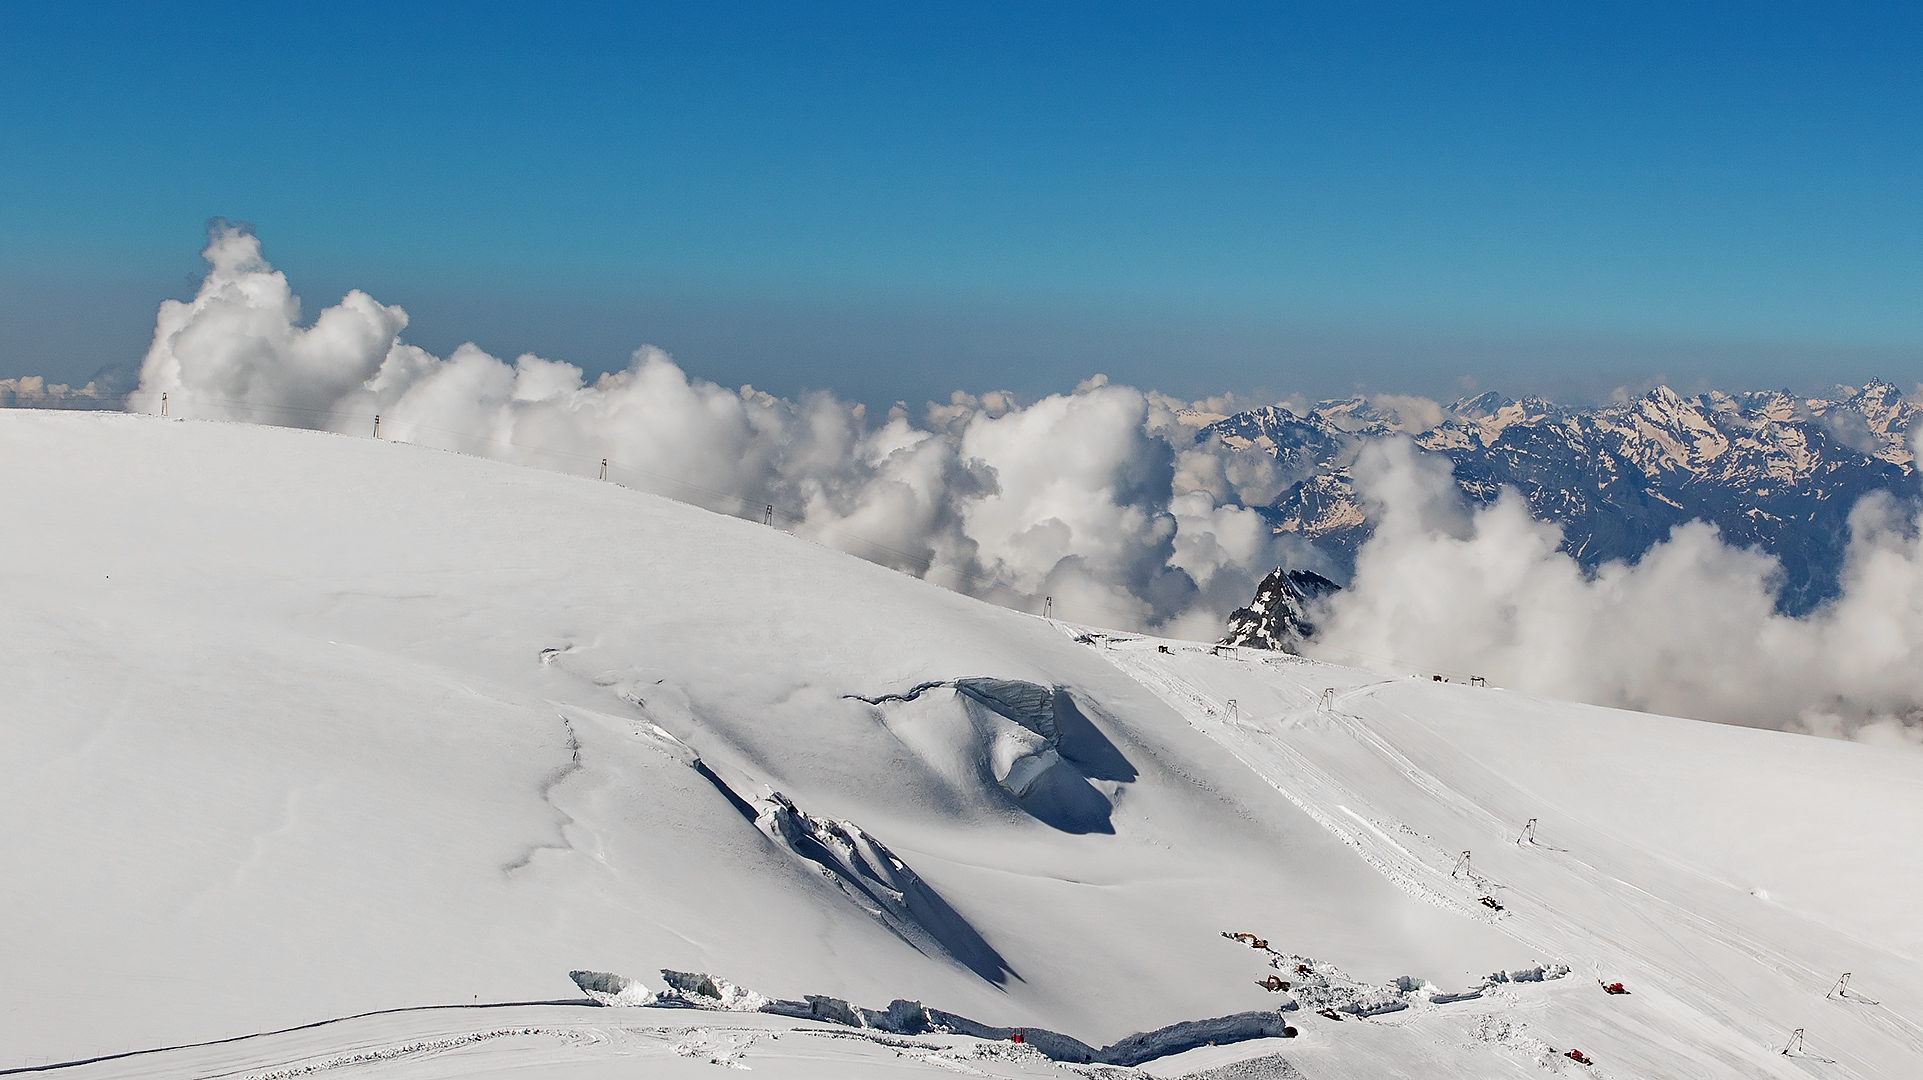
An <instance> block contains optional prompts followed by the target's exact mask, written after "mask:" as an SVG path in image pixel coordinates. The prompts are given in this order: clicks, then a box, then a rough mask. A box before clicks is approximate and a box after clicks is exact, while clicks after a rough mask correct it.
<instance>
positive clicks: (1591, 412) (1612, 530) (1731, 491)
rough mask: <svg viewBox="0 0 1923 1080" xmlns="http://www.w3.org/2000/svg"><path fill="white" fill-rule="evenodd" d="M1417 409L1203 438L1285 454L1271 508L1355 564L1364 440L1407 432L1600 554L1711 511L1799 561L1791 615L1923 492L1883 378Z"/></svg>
mask: <svg viewBox="0 0 1923 1080" xmlns="http://www.w3.org/2000/svg"><path fill="white" fill-rule="evenodd" d="M1415 411H1417V410H1407V409H1398V408H1395V407H1391V406H1389V405H1387V403H1386V402H1385V401H1384V399H1380V398H1378V399H1373V400H1372V399H1369V398H1363V397H1356V398H1350V399H1347V400H1337V401H1325V402H1322V403H1320V404H1318V405H1316V406H1314V407H1313V408H1311V409H1309V410H1308V411H1307V412H1306V413H1305V414H1298V413H1296V412H1294V411H1291V410H1290V409H1288V408H1285V407H1283V406H1279V405H1273V406H1265V407H1262V408H1257V409H1251V410H1248V411H1246V412H1241V413H1236V414H1234V415H1231V416H1222V417H1220V418H1217V419H1212V420H1209V419H1207V418H1206V417H1203V418H1202V419H1204V420H1205V421H1206V422H1204V423H1203V424H1202V425H1201V426H1200V428H1199V430H1198V432H1197V435H1196V438H1197V440H1198V441H1199V442H1207V441H1209V440H1217V439H1219V440H1220V441H1221V442H1222V444H1224V445H1225V446H1226V447H1228V448H1229V449H1231V450H1251V451H1256V452H1260V453H1266V454H1269V455H1271V456H1272V457H1273V458H1274V460H1275V462H1276V464H1277V465H1278V466H1279V468H1280V469H1281V472H1282V475H1281V479H1282V480H1283V482H1284V483H1285V487H1284V489H1283V491H1282V493H1281V494H1280V495H1279V496H1278V497H1277V498H1276V499H1275V500H1274V502H1273V503H1271V504H1270V505H1268V506H1266V507H1263V508H1261V510H1262V512H1263V513H1264V514H1265V515H1266V516H1268V518H1269V519H1270V522H1271V524H1272V526H1273V528H1274V529H1275V530H1276V531H1277V532H1278V533H1294V534H1296V535H1298V536H1301V537H1304V538H1306V539H1308V540H1309V541H1311V542H1312V543H1314V545H1315V546H1316V547H1317V548H1318V549H1320V550H1321V551H1323V552H1324V553H1325V554H1326V555H1328V556H1329V558H1330V560H1331V562H1332V564H1333V565H1334V567H1335V568H1336V569H1337V571H1338V574H1340V573H1345V572H1346V571H1347V570H1348V569H1350V568H1351V567H1352V565H1353V559H1354V555H1355V551H1356V549H1357V548H1358V547H1359V546H1360V545H1361V544H1362V542H1363V541H1364V540H1365V539H1367V537H1368V535H1369V531H1370V526H1369V523H1368V521H1367V520H1366V517H1365V512H1364V504H1363V500H1362V497H1361V496H1360V495H1359V493H1358V491H1357V488H1356V482H1355V477H1354V475H1353V472H1352V468H1351V467H1352V465H1353V463H1354V461H1355V458H1356V454H1357V453H1358V452H1359V451H1360V449H1361V447H1362V446H1363V445H1364V444H1365V443H1366V442H1368V441H1370V440H1372V439H1379V438H1384V437H1392V436H1406V437H1408V438H1410V439H1412V440H1413V441H1414V442H1415V444H1416V446H1418V447H1419V448H1421V449H1422V450H1424V451H1427V452H1430V453H1434V454H1440V455H1442V456H1444V457H1446V458H1448V459H1449V462H1450V464H1451V465H1452V467H1453V470H1454V477H1455V482H1456V485H1457V487H1458V488H1460V489H1461V491H1462V494H1463V496H1464V497H1465V498H1466V499H1467V500H1468V501H1469V502H1470V503H1471V504H1472V505H1482V504H1487V503H1491V502H1493V501H1494V500H1495V499H1496V498H1497V496H1498V495H1499V494H1500V492H1501V490H1502V488H1504V487H1513V488H1515V489H1516V490H1517V491H1518V492H1520V493H1521V495H1522V496H1523V498H1524V499H1526V500H1527V501H1528V504H1529V509H1530V512H1531V513H1532V514H1533V515H1534V516H1535V517H1536V518H1537V519H1539V520H1542V521H1546V522H1552V523H1554V524H1555V525H1557V526H1558V527H1560V528H1561V529H1562V531H1563V536H1564V549H1565V550H1566V551H1567V552H1568V553H1569V554H1570V555H1572V556H1574V557H1575V558H1576V559H1577V561H1578V562H1580V563H1581V564H1582V565H1583V566H1584V567H1586V568H1590V569H1593V568H1595V567H1597V566H1600V565H1601V564H1603V563H1605V562H1608V561H1610V560H1629V561H1633V560H1635V559H1637V558H1638V557H1640V556H1641V555H1642V554H1643V553H1644V552H1646V551H1648V550H1649V548H1650V547H1651V546H1652V545H1654V544H1656V543H1658V542H1660V541H1662V540H1664V539H1665V538H1667V537H1668V535H1669V533H1670V530H1671V529H1672V528H1674V527H1675V526H1677V525H1680V524H1682V523H1684V522H1687V521H1691V520H1695V519H1702V520H1705V521H1709V522H1711V523H1713V524H1714V525H1716V526H1717V528H1718V529H1720V530H1721V532H1722V536H1723V539H1724V540H1725V541H1726V542H1728V543H1731V544H1734V545H1737V546H1741V547H1758V548H1761V549H1762V550H1764V551H1766V552H1768V553H1769V554H1771V555H1774V556H1775V557H1776V558H1777V559H1778V560H1780V561H1781V563H1782V568H1783V571H1782V575H1783V576H1782V583H1781V592H1780V594H1779V601H1778V603H1779V607H1781V608H1782V609H1783V610H1784V611H1786V612H1788V613H1791V614H1803V613H1806V612H1808V611H1809V610H1811V609H1813V608H1815V607H1816V606H1818V605H1820V604H1821V603H1822V602H1823V601H1824V600H1826V599H1829V598H1830V597H1832V596H1834V595H1836V593H1837V591H1838V580H1839V576H1840V573H1841V570H1842V562H1843V553H1844V549H1845V546H1846V543H1847V541H1848V536H1849V533H1848V521H1849V514H1850V511H1851V509H1852V508H1853V507H1854V506H1855V505H1856V502H1857V500H1859V499H1860V498H1862V497H1863V496H1864V495H1866V494H1869V493H1870V492H1875V491H1886V492H1889V493H1891V494H1892V495H1894V496H1896V497H1898V498H1899V499H1902V500H1907V501H1912V502H1914V501H1915V500H1917V499H1918V498H1919V495H1923V487H1919V482H1918V476H1917V467H1916V458H1915V453H1914V451H1913V449H1912V443H1911V438H1910V435H1911V432H1912V429H1913V428H1914V426H1915V423H1916V418H1917V415H1918V413H1919V411H1923V410H1920V409H1919V406H1918V405H1917V404H1916V402H1914V401H1912V400H1911V399H1910V398H1909V397H1906V396H1905V395H1904V394H1903V393H1902V392H1901V391H1900V390H1898V389H1897V388H1896V387H1895V386H1893V385H1891V384H1890V383H1887V382H1882V381H1876V380H1873V381H1871V382H1870V383H1868V384H1867V385H1865V386H1863V387H1861V388H1856V387H1848V386H1839V387H1837V388H1836V390H1835V391H1834V392H1833V393H1832V394H1831V395H1830V396H1827V397H1824V396H1797V395H1794V394H1791V393H1789V392H1787V391H1781V390H1772V391H1759V392H1748V393H1736V394H1730V393H1723V392H1719V391H1712V392H1709V393H1703V394H1697V395H1694V396H1684V395H1682V394H1678V393H1676V392H1675V391H1674V390H1672V389H1670V388H1668V387H1666V386H1658V387H1657V388H1655V389H1654V390H1651V391H1649V392H1648V393H1646V394H1643V395H1642V396H1641V397H1638V398H1634V399H1631V400H1625V401H1621V402H1617V403H1613V404H1609V405H1605V406H1601V407H1593V408H1577V407H1568V406H1562V405H1557V404H1555V403H1553V402H1549V401H1545V400H1543V399H1541V398H1535V397H1525V398H1523V399H1521V400H1519V401H1512V400H1510V399H1509V398H1506V397H1504V396H1502V395H1501V394H1498V393H1495V392H1490V393H1485V394H1482V395H1480V396H1477V397H1469V398H1463V399H1462V400H1459V401H1457V402H1455V403H1454V404H1452V405H1449V406H1447V407H1446V408H1444V409H1442V410H1441V415H1440V416H1439V417H1437V416H1435V415H1433V414H1431V415H1429V416H1418V417H1412V416H1411V415H1410V414H1411V412H1415Z"/></svg>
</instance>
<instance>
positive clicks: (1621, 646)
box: [1309, 440, 1923, 745]
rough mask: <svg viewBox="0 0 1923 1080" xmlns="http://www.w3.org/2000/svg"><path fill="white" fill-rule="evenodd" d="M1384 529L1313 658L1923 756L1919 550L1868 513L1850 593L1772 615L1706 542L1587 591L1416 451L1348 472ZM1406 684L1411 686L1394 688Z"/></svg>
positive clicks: (1533, 526) (1524, 521) (1888, 522)
mask: <svg viewBox="0 0 1923 1080" xmlns="http://www.w3.org/2000/svg"><path fill="white" fill-rule="evenodd" d="M1355 471H1356V477H1357V483H1358V486H1359V488H1360V489H1361V490H1362V492H1363V494H1364V496H1365V497H1366V498H1367V499H1368V500H1369V502H1370V504H1371V510H1372V512H1373V513H1374V515H1375V517H1376V522H1377V524H1376V531H1375V534H1374V536H1373V537H1372V538H1371V539H1370V540H1369V542H1368V543H1367V544H1365V545H1364V546H1363V548H1362V550H1361V552H1360V553H1359V555H1358V557H1357V562H1356V574H1355V579H1354V581H1353V583H1352V585H1351V587H1350V588H1349V589H1348V590H1346V591H1344V592H1343V593H1340V594H1337V595H1336V596H1335V597H1332V598H1331V599H1330V600H1329V601H1328V602H1327V604H1326V605H1325V610H1324V611H1323V612H1321V618H1320V619H1319V620H1318V625H1319V626H1320V632H1319V634H1318V636H1317V638H1316V642H1315V644H1314V645H1313V646H1312V647H1311V648H1310V650H1309V651H1311V652H1313V653H1319V654H1320V655H1322V656H1323V657H1325V658H1327V659H1330V660H1335V661H1338V662H1343V663H1361V664H1363V665H1364V666H1371V665H1376V666H1380V665H1381V662H1382V660H1383V659H1384V658H1395V659H1396V660H1399V661H1402V662H1404V663H1407V664H1411V665H1415V666H1418V667H1426V668H1428V669H1429V670H1432V671H1437V672H1444V671H1453V672H1461V673H1474V674H1479V675H1483V676H1485V677H1486V678H1488V679H1489V681H1490V682H1491V683H1494V684H1496V685H1502V686H1509V687H1514V688H1516V689H1521V690H1527V691H1531V692H1534V693H1540V694H1546V695H1549V696H1553V697H1560V698H1568V699H1573V700H1577V701H1589V702H1594V703H1597V704H1602V705H1614V706H1620V707H1623V708H1630V709H1639V710H1643V711H1647V712H1660V713H1669V714H1673V715H1678V716H1690V717H1696V718H1699V719H1706V720H1718V721H1724V722H1728V723H1738V724H1748V725H1752V726H1759V727H1776V728H1785V729H1789V730H1802V731H1809V732H1812V733H1816V734H1825V735H1849V736H1854V737H1858V738H1863V739H1866V740H1871V741H1894V742H1903V743H1907V744H1911V745H1923V532H1920V531H1919V528H1918V524H1919V523H1918V522H1917V521H1916V520H1913V519H1911V518H1908V517H1905V516H1904V515H1903V514H1902V513H1901V512H1900V511H1899V508H1898V506H1897V504H1896V502H1895V500H1894V499H1892V498H1890V497H1888V496H1887V495H1882V494H1880V493H1879V494H1876V495H1872V496H1869V497H1867V498H1865V499H1863V500H1862V501H1861V502H1859V503H1858V504H1857V506H1856V509H1855V511H1854V512H1853V513H1852V515H1851V517H1850V528H1851V541H1850V546H1849V553H1848V558H1847V562H1846V566H1845V571H1844V577H1843V593H1842V595H1841V596H1840V597H1838V598H1837V599H1836V600H1835V601H1833V602H1832V603H1830V604H1828V605H1826V606H1825V607H1823V608H1820V609H1818V610H1817V611H1815V612H1813V613H1812V614H1810V615H1809V616H1807V617H1804V618H1790V617H1787V616H1784V615H1781V614H1778V613H1777V611H1776V609H1775V597H1776V579H1777V574H1778V566H1777V562H1776V560H1775V559H1774V558H1773V557H1771V556H1769V555H1767V554H1764V553H1762V552H1760V551H1755V550H1745V549H1738V548H1733V547H1731V546H1729V545H1727V544H1725V543H1723V542H1722V540H1721V539H1720V538H1719V537H1718V535H1717V532H1716V530H1715V529H1714V528H1713V527H1712V526H1710V525H1707V524H1704V523H1702V522H1692V523H1690V524H1687V525H1683V526H1680V527H1678V528H1677V529H1676V530H1675V531H1674V532H1673V533H1672V534H1671V536H1670V538H1669V540H1668V541H1667V542H1665V543H1662V544H1659V545H1657V546H1656V547H1654V548H1653V549H1651V550H1650V551H1649V552H1648V553H1647V554H1645V555H1644V556H1643V557H1642V558H1641V559H1640V560H1639V561H1637V562H1635V563H1633V564H1625V563H1620V562H1618V563H1608V564H1605V565H1604V566H1602V567H1601V568H1600V569H1599V570H1598V571H1597V572H1596V573H1595V574H1594V575H1593V576H1592V575H1585V574H1584V573H1583V572H1582V570H1581V568H1580V567H1578V566H1577V564H1576V562H1575V560H1574V559H1572V558H1570V557H1569V556H1568V555H1566V554H1563V553H1562V552H1560V551H1558V550H1557V546H1558V545H1559V544H1560V543H1561V542H1562V534H1561V531H1560V530H1558V529H1557V528H1556V527H1555V526H1554V525H1548V524H1544V523H1542V522H1539V521H1535V520H1533V519H1531V518H1530V516H1529V514H1528V509H1527V506H1526V505H1525V503H1524V501H1523V499H1522V498H1521V496H1520V495H1518V494H1517V493H1515V492H1513V491H1505V492H1504V493H1503V495H1502V497H1501V498H1499V499H1498V500H1497V501H1496V502H1495V503H1494V504H1492V505H1490V506H1487V507H1485V508H1482V509H1478V510H1475V511H1473V512H1472V511H1470V510H1469V509H1468V508H1467V507H1466V506H1465V505H1464V504H1463V502H1462V499H1461V496H1460V495H1459V493H1458V489H1457V488H1456V487H1455V485H1454V484H1453V483H1452V482H1451V480H1450V478H1449V464H1448V462H1447V460H1446V459H1442V458H1440V457H1434V456H1430V455H1424V454H1420V453H1418V452H1417V451H1416V450H1415V448H1414V447H1413V445H1411V444H1410V443H1409V442H1408V441H1407V440H1393V441H1385V442H1379V443H1375V444H1373V445H1371V446H1370V447H1369V448H1368V449H1366V450H1365V451H1364V452H1363V454H1362V456H1361V457H1360V458H1359V459H1358V460H1357V462H1356V466H1355ZM1401 670H1405V671H1406V670H1408V669H1407V668H1402V669H1401Z"/></svg>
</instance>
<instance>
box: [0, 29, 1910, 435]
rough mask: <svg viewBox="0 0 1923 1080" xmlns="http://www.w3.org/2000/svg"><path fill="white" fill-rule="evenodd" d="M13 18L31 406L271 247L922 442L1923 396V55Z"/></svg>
mask: <svg viewBox="0 0 1923 1080" xmlns="http://www.w3.org/2000/svg"><path fill="white" fill-rule="evenodd" d="M281 7H283V6H281V5H260V4H249V5H232V6H222V5H197V6H194V7H191V8H182V9H174V10H158V9H156V8H155V7H152V6H140V7H134V6H128V7H124V8H118V7H99V6H85V5H67V6H61V7H54V6H52V5H44V6H43V5H25V4H14V5H8V6H7V7H6V8H5V9H4V11H3V12H0V18H3V19H4V22H3V23H0V150H3V151H4V152H3V153H0V376H4V375H17V374H35V373H42V374H48V375H55V376H61V377H67V378H74V377H84V376H85V375H86V374H88V373H89V372H91V371H93V370H95V369H97V368H100V367H103V366H106V365H110V364H114V363H132V362H136V361H137V360H138V357H139V355H140V353H141V352H142V351H143V350H144V348H145V344H146V338H147V336H148V335H149V334H150V333H151V329H152V315H153V308H154V306H155V305H156V304H157V302H158V301H159V300H160V299H161V298H162V297H163V296H169V295H184V294H185V293H186V292H188V291H189V290H190V289H191V285H192V282H193V280H194V279H195V278H196V277H197V275H198V273H199V261H198V258H197V257H196V255H195V252H196V251H197V250H198V247H199V244H200V242H201V229H202V223H203V222H204V220H205V219H207V218H208V217H210V216H214V215H222V216H226V217H229V218H235V219H243V220H247V221H250V222H253V223H254V224H255V225H256V226H257V227H258V229H259V231H260V234H261V236H262V238H263V240H264V242H265V244H266V247H267V252H268V255H269V257H270V258H271V259H272V260H273V261H274V262H275V264H276V265H277V266H279V267H281V268H283V269H285V270H287V271H288V273H289V275H290V277H291V278H292V280H293V282H294V285H295V288H296V289H297V291H299V292H300V293H301V294H302V295H303V297H304V298H305V299H306V301H307V306H308V310H309V312H310V314H311V312H312V311H314V310H317V308H318V307H319V306H321V305H324V304H328V303H332V302H333V301H334V300H336V299H338V297H339V296H340V294H341V293H343V292H344V291H346V290H347V289H349V288H353V287H361V288H365V289H367V290H369V291H370V292H372V293H373V294H374V295H375V296H376V297H377V298H379V299H381V300H383V301H385V302H388V303H399V304H401V305H403V306H404V307H406V308H407V309H408V310H409V312H410V313H411V314H412V315H413V318H414V321H413V323H412V325H411V327H410V329H409V332H408V335H407V336H408V338H409V340H412V341H414V342H416V343H418V344H421V345H424V346H426V347H428V348H430V349H435V350H436V351H445V350H447V349H449V348H451V347H452V346H453V345H455V344H458V343H459V342H461V341H463V340H468V339H473V340H475V341H477V342H478V343H479V344H480V345H482V346H483V347H484V348H487V349H489V350H490V351H493V352H496V353H500V354H504V355H511V354H513V353H516V352H519V351H521V350H533V351H536V352H539V353H541V354H543V355H548V356H552V357H555V358H557V359H562V360H567V361H570V362H573V363H576V364H579V365H581V366H583V367H585V368H588V369H590V370H600V369H606V368H609V367H618V366H622V365H623V364H624V363H625V358H626V355H627V353H628V352H629V351H630V350H632V349H633V348H634V347H636V346H638V345H640V344H642V343H643V342H651V343H655V344H659V345H661V346H663V347H665V348H667V349H669V350H670V351H671V352H673V353H674V354H675V355H676V357H677V359H679V360H680V361H681V362H682V363H683V364H684V366H686V367H687V368H688V369H689V370H690V371H691V372H693V373H695V374H697V375H702V376H705V377H709V378H713V379H715V380H717V381H720V382H723V383H730V384H733V383H740V382H747V381H752V382H754V383H755V384H756V385H758V386H762V387H764V388H767V389H771V390H774V391H777V392H781V393H794V392H797V391H799V390H801V389H803V388H809V387H816V388H828V389H832V390H835V391H836V392H838V393H841V394H843V395H844V396H847V397H851V398H856V399H861V400H870V401H877V402H884V401H888V400H893V399H895V398H905V399H907V400H909V401H911V402H912V401H918V400H920V399H923V398H926V397H929V396H935V395H941V396H945V394H946V392H947V391H948V390H950V389H954V388H966V389H971V390H982V389H988V388H993V387H1004V386H1005V387H1010V388H1013V389H1015V390H1017V391H1019V392H1023V393H1027V394H1038V393H1044V392H1047V391H1050V390H1055V389H1062V388H1066V387H1068V386H1071V385H1073V383H1074V382H1076V381H1077V380H1079V379H1080V378H1082V377H1084V376H1086V375H1087V374H1089V373H1091V372H1094V371H1098V370H1100V371H1105V372H1107V373H1108V374H1109V375H1110V376H1111V377H1113V378H1116V379H1118V380H1123V381H1130V382H1134V383H1136V384H1137V385H1144V386H1155V387H1160V388H1163V389H1166V390H1169V391H1171V392H1176V393H1182V394H1188V395H1199V394H1204V393H1211V392H1220V391H1222V390H1237V391H1243V392H1249V391H1260V392H1263V393H1271V394H1287V393H1292V392H1297V391H1300V392H1306V393H1308V394H1310V395H1311V396H1322V395H1334V394H1340V393H1346V392H1349V391H1351V390H1354V389H1367V390H1387V391H1401V392H1416V393H1424V394H1429V395H1432V396H1444V397H1447V396H1453V395H1454V394H1456V393H1459V392H1460V391H1461V390H1463V389H1469V388H1476V389H1487V388H1497V389H1503V390H1506V391H1508V392H1510V393H1522V392H1529V391H1541V392H1547V393H1550V394H1551V395H1552V396H1558V397H1562V398H1565V399H1571V400H1574V399H1580V398H1583V397H1595V396H1598V395H1604V394H1607V393H1608V391H1609V390H1610V389H1611V388H1612V387H1614V386H1616V385H1628V386H1629V387H1630V388H1631V389H1635V388H1638V387H1640V386H1642V385H1646V384H1647V383H1649V382H1650V381H1652V380H1655V379H1666V380H1668V381H1669V382H1670V383H1671V384H1672V385H1675V386H1678V387H1679V388H1684V389H1687V388H1689V387H1692V386H1698V385H1702V384H1705V383H1709V384H1715V385H1721V386H1729V387H1738V386H1775V385H1791V386H1797V387H1805V386H1816V385H1820V384H1822V383H1825V382H1833V381H1845V382H1858V381H1861V380H1862V379H1865V378H1868V377H1870V376H1872V375H1880V376H1882V377H1885V378H1889V379H1892V380H1895V381H1897V382H1899V383H1900V384H1903V385H1906V386H1907V385H1909V384H1910V383H1913V382H1915V381H1917V380H1918V379H1923V198H1920V197H1919V196H1923V64H1920V63H1919V62H1918V60H1917V57H1918V56H1923V8H1918V7H1916V6H1914V5H1887V6H1877V5H1855V6H1851V5H1844V4H1823V5H1818V4H1768V3H1747V4H1709V3H1704V4H1674V3H1666V4H1646V5H1639V4H1593V3H1553V2H1542V0H1536V2H1529V3H1515V4H1487V5H1455V4H1439V5H1348V4H1330V5H1290V4H1272V5H1234V6H1231V5H1201V4H1181V5H1177V4H1131V3H1038V4H1013V3H1007V4H1003V3H971V4H940V3H917V4H899V3H890V4H880V3H877V4H800V3H788V4H737V5H729V6H722V5H686V4H680V5H658V6H657V5H646V4H624V5H609V6H593V5H570V6H566V7H552V8H548V7H541V6H536V5H500V6H495V5H487V4H463V5H444V6H443V5H412V6H406V7H402V8H398V9H397V8H394V7H392V6H388V5H379V6H375V5H355V4H330V5H326V6H320V5H315V6H311V7H307V8H304V9H300V10H279V9H280V8H281Z"/></svg>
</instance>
